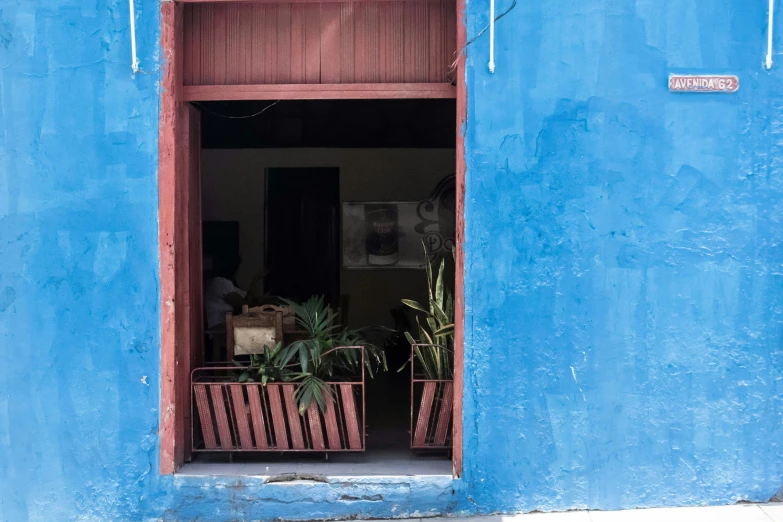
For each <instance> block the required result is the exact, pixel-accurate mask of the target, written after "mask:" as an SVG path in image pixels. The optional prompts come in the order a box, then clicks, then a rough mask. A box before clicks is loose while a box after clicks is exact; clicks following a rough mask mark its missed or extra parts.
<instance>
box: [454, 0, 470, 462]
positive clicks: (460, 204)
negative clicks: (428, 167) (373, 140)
mask: <svg viewBox="0 0 783 522" xmlns="http://www.w3.org/2000/svg"><path fill="white" fill-rule="evenodd" d="M465 2H466V0H456V4H457V12H456V15H455V18H456V20H457V24H456V25H457V29H456V35H455V39H456V47H455V48H456V49H462V48H463V47H464V46H465V45H466V43H465V42H466V41H467V28H466V27H465ZM455 54H456V53H455ZM456 64H457V71H456V75H455V78H456V84H457V85H456V87H457V167H456V177H457V201H456V218H457V227H456V228H457V230H456V242H455V249H456V251H457V256H456V259H455V261H454V275H455V281H454V422H453V424H452V429H451V432H452V438H451V448H452V469H453V471H454V476H456V477H460V476H461V475H462V393H463V389H464V388H463V387H464V380H463V379H464V373H463V363H464V345H463V343H464V335H465V309H464V285H465V279H464V277H465V252H464V249H463V245H464V241H465V171H466V164H465V135H464V128H465V125H466V122H467V117H468V116H467V114H468V108H467V106H468V95H467V86H466V85H465V53H464V52H461V51H460V52H459V53H458V55H457V57H456Z"/></svg>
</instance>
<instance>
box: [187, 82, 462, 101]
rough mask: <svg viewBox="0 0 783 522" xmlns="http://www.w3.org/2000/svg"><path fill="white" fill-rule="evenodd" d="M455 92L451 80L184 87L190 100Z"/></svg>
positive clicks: (445, 94)
mask: <svg viewBox="0 0 783 522" xmlns="http://www.w3.org/2000/svg"><path fill="white" fill-rule="evenodd" d="M456 94H457V90H456V89H455V87H454V86H453V85H451V84H448V83H353V84H347V83H344V84H340V83H336V84H318V85H306V84H289V85H193V86H189V87H185V88H184V89H183V99H184V100H188V101H209V100H337V99H342V100H345V99H354V100H361V99H403V98H454V97H455V96H456Z"/></svg>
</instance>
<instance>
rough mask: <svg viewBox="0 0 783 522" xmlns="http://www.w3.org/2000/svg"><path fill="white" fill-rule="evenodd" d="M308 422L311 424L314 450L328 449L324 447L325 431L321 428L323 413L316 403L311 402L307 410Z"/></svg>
mask: <svg viewBox="0 0 783 522" xmlns="http://www.w3.org/2000/svg"><path fill="white" fill-rule="evenodd" d="M307 421H308V423H309V424H310V437H311V438H312V440H313V449H316V450H322V449H326V446H325V445H324V430H323V428H322V427H321V413H320V410H319V409H318V404H317V403H316V402H315V401H313V402H311V403H310V406H309V407H308V408H307Z"/></svg>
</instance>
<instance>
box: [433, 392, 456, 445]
mask: <svg viewBox="0 0 783 522" xmlns="http://www.w3.org/2000/svg"><path fill="white" fill-rule="evenodd" d="M453 408H454V383H452V382H447V383H444V384H443V397H442V399H441V403H440V410H439V411H438V425H437V427H436V428H435V445H436V446H444V445H445V444H446V437H447V436H448V434H449V422H450V421H451V411H452V409H453Z"/></svg>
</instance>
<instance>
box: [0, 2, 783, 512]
mask: <svg viewBox="0 0 783 522" xmlns="http://www.w3.org/2000/svg"><path fill="white" fill-rule="evenodd" d="M498 3H499V5H498V10H499V11H502V10H503V9H504V8H505V5H508V3H507V2H503V1H502V0H499V2H498ZM761 4H764V2H755V3H747V2H745V1H740V0H715V1H712V2H705V1H698V2H697V1H695V0H676V1H675V0H670V1H668V2H659V1H655V0H637V1H635V2H632V1H630V0H584V1H582V2H579V3H578V4H575V3H573V2H566V1H564V0H556V1H548V2H526V1H520V2H519V3H518V5H517V7H516V8H515V9H514V10H513V11H511V13H510V14H509V15H508V16H506V17H505V18H503V19H502V20H501V21H500V22H499V23H498V26H497V41H496V43H497V56H496V61H497V70H496V72H495V74H494V75H490V74H489V73H488V72H487V70H486V61H487V57H488V40H487V36H486V35H485V36H483V37H481V38H479V39H478V40H477V41H476V42H475V43H473V44H472V45H471V46H470V48H469V51H468V60H467V71H466V74H467V82H468V89H469V99H468V124H467V126H466V161H467V166H468V173H467V196H466V220H467V229H466V268H465V281H466V288H465V290H466V296H465V297H466V325H465V333H466V345H465V352H466V358H465V364H466V367H465V370H466V371H465V376H466V382H465V412H464V414H465V427H464V430H465V431H464V435H465V452H464V460H465V470H464V475H463V477H462V478H461V479H459V480H454V481H452V480H450V479H437V478H402V479H396V480H392V479H374V480H373V479H366V480H358V481H353V482H343V481H335V482H333V483H330V484H284V485H281V484H263V482H262V481H261V480H260V479H257V478H243V479H225V478H223V479H221V478H214V477H185V476H173V477H161V476H159V475H158V472H157V470H158V452H159V445H158V437H157V429H158V418H159V398H160V394H159V389H160V383H159V375H160V361H159V359H160V340H159V338H160V329H159V307H158V298H159V289H158V286H159V281H158V252H157V249H158V244H157V136H158V129H157V122H158V111H159V79H160V78H159V72H160V70H159V66H158V63H159V60H160V49H159V27H158V26H159V15H158V8H159V3H158V2H157V0H137V2H136V8H137V14H138V24H137V38H138V44H139V51H140V53H141V56H140V58H141V63H142V67H143V68H144V69H145V70H146V72H147V73H150V74H139V75H137V76H136V77H135V78H134V77H133V76H132V75H131V71H130V35H129V32H128V20H127V13H128V7H127V2H126V1H125V0H94V1H92V2H81V1H76V0H63V1H60V2H46V1H44V0H37V1H31V2H24V3H21V2H14V1H11V0H0V129H2V132H0V165H1V166H2V167H1V168H0V520H2V521H12V522H16V521H23V520H36V521H37V520H72V519H77V518H79V519H82V520H195V519H209V520H235V519H236V520H242V519H264V520H271V519H276V518H282V519H306V518H313V519H316V518H345V517H351V516H362V517H388V516H423V515H433V514H438V513H450V512H462V513H471V512H472V513H490V512H510V511H529V510H533V509H539V510H563V509H579V508H596V509H610V508H619V507H643V506H659V505H693V504H720V503H729V502H734V501H736V500H741V499H747V500H766V499H768V498H769V497H771V496H773V495H774V494H775V493H776V492H777V491H778V489H779V488H780V486H781V482H783V480H781V477H783V455H781V451H782V450H781V442H780V441H781V440H783V428H781V425H782V423H781V420H782V419H781V411H782V410H783V404H781V398H783V389H782V385H781V367H782V366H783V352H782V351H781V348H780V345H781V332H783V328H781V327H782V326H783V302H782V299H781V290H783V288H782V286H783V280H782V279H781V265H782V264H783V254H782V253H781V249H780V244H781V242H783V229H782V228H781V226H780V220H781V217H780V216H781V196H782V195H783V173H782V170H781V159H780V158H781V157H782V156H781V143H783V122H782V121H781V109H782V108H783V107H781V106H782V105H783V103H781V101H780V100H781V94H783V92H781V91H783V81H782V80H783V55H781V54H780V53H778V54H777V55H776V60H777V61H778V63H776V65H775V67H774V68H773V70H772V71H771V72H767V71H764V70H763V69H762V67H761V64H762V61H763V58H764V53H765V39H766V36H765V34H766V12H765V10H764V9H765V6H764V5H761ZM467 7H468V8H467V24H468V30H469V33H470V34H476V33H477V32H478V31H479V30H480V29H481V28H482V27H484V26H485V25H486V22H487V14H488V2H487V1H486V0H481V1H471V2H470V3H469V4H468V6H467ZM777 26H778V27H777V29H778V30H777V34H783V33H781V31H783V25H781V24H780V23H779V22H778V24H777ZM781 48H783V47H781V42H780V41H777V40H776V49H781ZM671 72H680V73H700V72H719V73H732V74H738V75H739V76H740V81H741V88H740V91H739V93H737V94H735V95H683V94H671V93H669V92H668V91H667V88H666V85H667V82H666V80H667V76H668V74H669V73H671ZM144 381H146V384H145V382H144Z"/></svg>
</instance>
